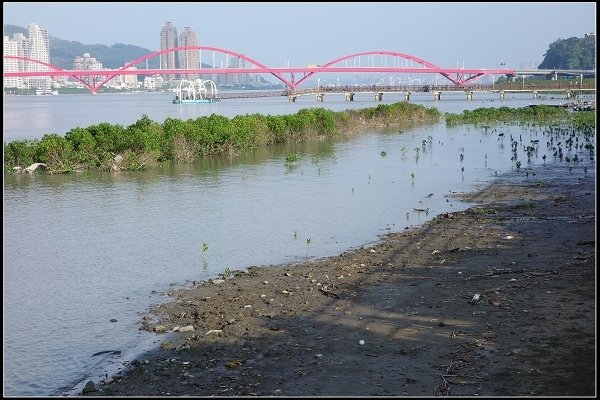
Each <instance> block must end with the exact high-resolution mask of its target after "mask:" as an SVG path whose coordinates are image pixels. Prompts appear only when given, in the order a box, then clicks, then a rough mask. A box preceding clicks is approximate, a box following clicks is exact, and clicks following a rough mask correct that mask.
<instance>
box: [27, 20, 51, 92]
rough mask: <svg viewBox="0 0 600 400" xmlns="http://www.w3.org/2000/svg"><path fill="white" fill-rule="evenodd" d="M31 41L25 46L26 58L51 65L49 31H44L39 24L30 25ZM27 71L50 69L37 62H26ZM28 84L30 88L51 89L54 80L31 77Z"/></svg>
mask: <svg viewBox="0 0 600 400" xmlns="http://www.w3.org/2000/svg"><path fill="white" fill-rule="evenodd" d="M28 30H29V39H28V41H27V42H28V43H27V45H26V46H25V57H28V58H31V59H34V60H38V61H42V62H45V63H48V64H49V63H50V41H49V40H48V31H47V30H46V29H42V28H40V27H39V25H38V24H35V23H31V24H29V25H28ZM25 69H26V71H50V68H49V67H47V66H45V65H43V64H39V63H36V62H32V61H29V62H26V63H25ZM26 82H27V84H28V85H29V87H30V88H37V89H50V84H51V82H52V79H51V78H50V77H49V76H47V77H29V78H26Z"/></svg>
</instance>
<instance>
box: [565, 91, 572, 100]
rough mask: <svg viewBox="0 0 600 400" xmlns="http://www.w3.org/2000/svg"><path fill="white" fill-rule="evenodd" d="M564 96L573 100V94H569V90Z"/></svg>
mask: <svg viewBox="0 0 600 400" xmlns="http://www.w3.org/2000/svg"><path fill="white" fill-rule="evenodd" d="M566 95H567V99H572V98H573V92H571V91H570V90H567V92H566Z"/></svg>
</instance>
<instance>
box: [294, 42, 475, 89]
mask: <svg viewBox="0 0 600 400" xmlns="http://www.w3.org/2000/svg"><path fill="white" fill-rule="evenodd" d="M367 55H388V56H393V57H399V58H402V59H406V60H411V61H415V62H417V63H419V64H421V65H424V66H426V67H428V68H433V69H438V68H439V67H438V66H437V65H435V64H432V63H430V62H429V61H427V60H424V59H422V58H419V57H416V56H413V55H411V54H406V53H399V52H396V51H387V50H373V51H364V52H361V53H354V54H349V55H346V56H343V57H340V58H338V59H335V60H333V61H329V62H328V63H327V64H323V65H322V66H321V67H322V68H327V67H330V66H332V65H334V64H337V63H339V62H341V61H344V60H348V59H351V58H354V57H360V56H367ZM438 73H439V74H440V75H442V76H444V77H445V78H447V79H448V80H450V81H451V82H452V83H454V84H455V85H462V84H463V82H461V81H460V80H458V79H454V78H452V77H451V76H450V75H449V74H447V73H445V72H438ZM314 74H318V71H315V72H309V73H308V74H307V75H306V76H304V77H303V78H302V79H300V80H299V81H298V82H296V83H295V86H298V85H300V84H301V83H302V82H304V81H305V80H307V79H308V78H310V77H311V76H313V75H314Z"/></svg>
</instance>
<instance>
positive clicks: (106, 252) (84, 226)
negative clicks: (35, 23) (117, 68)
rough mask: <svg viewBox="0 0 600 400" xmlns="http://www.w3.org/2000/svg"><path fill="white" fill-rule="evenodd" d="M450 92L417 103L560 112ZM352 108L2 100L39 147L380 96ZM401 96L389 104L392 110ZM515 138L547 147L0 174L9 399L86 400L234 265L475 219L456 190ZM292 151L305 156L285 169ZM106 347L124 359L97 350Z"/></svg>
mask: <svg viewBox="0 0 600 400" xmlns="http://www.w3.org/2000/svg"><path fill="white" fill-rule="evenodd" d="M442 96H443V97H442V100H441V101H433V95H432V94H431V93H419V94H417V93H415V94H413V96H412V97H411V102H414V103H418V104H423V105H425V106H428V107H434V106H435V107H438V108H439V109H440V110H441V111H445V112H461V111H462V110H464V109H473V108H477V107H490V106H492V107H495V106H500V105H502V106H509V107H520V106H524V105H528V104H530V103H534V102H537V103H544V104H550V103H553V104H558V103H560V102H564V101H565V99H564V98H556V99H550V98H546V99H538V100H533V97H532V94H531V93H529V94H520V95H515V96H514V97H513V96H510V97H509V98H508V100H505V101H500V100H499V99H498V98H497V96H498V95H497V94H492V93H479V94H478V93H476V94H475V96H474V98H475V100H473V101H467V100H466V98H465V95H464V93H456V94H448V95H447V96H445V97H444V94H443V95H442ZM355 99H356V101H354V102H345V101H344V98H343V95H337V97H336V95H331V96H330V97H326V99H325V102H323V103H317V102H316V101H315V98H314V97H303V98H300V99H299V100H298V101H297V102H295V103H293V102H288V101H287V99H286V98H284V97H282V98H279V97H276V98H257V99H240V100H224V101H221V102H219V103H214V104H196V105H173V104H171V95H170V94H145V93H139V94H130V95H119V94H106V95H103V94H99V95H96V96H91V95H89V96H88V95H58V96H4V128H3V129H4V130H3V135H4V141H5V142H7V141H11V140H16V139H38V138H41V137H42V136H43V135H44V134H45V133H51V132H52V133H58V134H61V135H64V133H66V132H67V131H68V130H69V129H71V128H73V127H76V126H89V125H92V124H97V123H101V122H110V123H113V124H123V125H128V124H131V123H134V122H135V121H136V120H137V119H139V118H140V117H141V115H142V114H147V115H148V116H149V117H150V118H151V119H153V120H155V121H161V122H162V121H163V120H164V119H165V118H168V117H171V118H183V119H188V118H195V117H197V116H200V115H210V114H211V113H217V114H222V115H225V116H228V117H233V116H235V115H238V114H248V113H261V114H271V115H275V114H287V113H295V112H297V111H298V110H299V109H301V108H306V107H317V106H322V107H327V108H330V109H333V110H336V111H339V110H343V109H347V108H364V107H372V106H374V105H376V104H378V103H376V102H375V101H374V100H373V98H372V94H371V95H366V94H365V95H357V97H355ZM400 100H401V95H400V94H398V95H384V101H383V102H384V103H392V102H396V101H400ZM500 133H504V134H505V135H504V136H499V134H500ZM511 135H512V136H513V137H515V138H517V137H518V138H519V140H520V141H522V142H523V143H529V142H530V141H531V140H540V142H542V140H541V139H543V132H542V131H540V130H537V129H532V128H520V127H516V126H510V127H507V126H502V127H492V128H490V129H487V130H482V129H478V128H474V127H468V126H465V127H460V128H456V127H455V128H447V127H446V125H445V124H444V123H439V124H436V125H432V126H428V127H420V128H416V129H413V130H410V131H408V132H403V133H399V132H397V131H386V132H367V133H365V134H364V135H360V136H357V137H354V138H351V139H344V140H332V141H317V142H303V143H299V144H286V145H277V146H269V147H264V148H260V149H257V150H255V151H250V152H246V153H243V154H241V155H239V156H236V157H227V156H223V157H214V158H211V159H208V160H201V161H198V162H197V163H194V164H187V165H175V166H165V167H160V168H156V169H152V170H147V171H138V172H128V171H123V172H116V173H115V172H113V173H101V172H92V173H85V174H70V175H45V174H5V175H4V214H3V216H4V235H3V237H4V279H3V282H4V283H3V289H4V298H3V304H4V308H3V312H4V349H3V350H4V351H3V354H4V394H5V395H7V396H47V395H61V394H78V393H80V390H81V388H82V385H83V384H84V383H85V382H87V381H88V380H90V379H91V380H94V381H96V382H97V381H98V380H100V379H101V378H103V377H105V376H106V375H107V374H108V375H111V374H113V373H114V372H116V371H117V370H118V369H119V368H121V367H122V363H123V362H126V361H129V360H131V359H133V358H134V357H135V356H136V355H138V354H139V353H140V352H141V351H143V350H145V349H147V348H149V346H152V345H154V344H155V343H156V342H157V338H156V336H154V335H153V334H150V333H147V332H145V331H139V329H138V327H139V320H140V317H141V313H144V312H145V311H146V310H148V308H149V306H150V304H153V303H157V302H161V301H165V300H167V299H168V297H167V296H166V295H165V294H164V292H165V291H167V290H169V289H173V288H179V287H185V286H188V285H190V283H191V282H192V281H193V280H204V279H210V278H214V277H216V276H217V275H219V274H221V273H223V272H224V271H225V270H226V269H227V268H229V269H230V270H236V269H243V268H247V267H249V266H252V265H269V264H281V263H289V262H294V261H298V260H303V259H305V258H306V257H324V256H329V255H335V254H339V253H341V252H343V251H344V250H347V249H351V248H356V247H360V246H362V245H368V244H370V243H374V242H376V241H378V240H379V238H380V235H382V234H385V233H388V232H391V231H400V230H403V229H406V228H407V227H411V226H418V225H420V224H422V223H424V222H425V221H427V220H429V219H431V218H433V217H435V216H436V215H438V214H440V213H442V212H446V211H457V210H461V209H465V208H467V207H468V206H469V205H468V204H465V203H462V202H460V201H458V200H456V199H455V197H454V196H453V194H456V193H459V192H467V191H471V190H473V189H474V188H476V187H479V186H482V185H485V184H487V183H488V182H490V181H491V180H492V179H493V177H494V176H495V175H496V174H501V173H504V172H507V171H511V170H514V168H515V165H514V162H512V161H511V160H510V159H511V146H510V142H509V137H510V136H511ZM520 147H521V146H520ZM417 149H418V150H417ZM290 152H295V153H298V154H299V155H300V161H298V162H296V163H292V164H289V163H286V162H285V158H286V155H287V154H289V153H290ZM461 154H462V156H461ZM519 154H520V155H519V157H520V160H523V165H522V167H521V168H523V170H526V169H527V167H529V166H533V165H538V164H542V163H545V162H550V161H551V160H552V158H553V157H552V154H551V150H548V149H547V148H546V146H545V145H544V146H542V145H540V146H539V151H536V153H535V154H534V157H533V158H532V159H531V161H530V163H528V162H527V161H526V160H527V158H526V156H525V155H524V153H523V151H522V150H519ZM543 155H547V156H548V161H545V160H543V159H542V156H543ZM587 163H588V164H589V163H591V161H587ZM582 165H583V164H582ZM586 165H587V164H586ZM532 179H534V177H532ZM419 210H421V211H419ZM309 239H310V240H309ZM105 351H116V352H115V353H111V352H107V353H103V354H99V355H94V354H96V353H100V352H105Z"/></svg>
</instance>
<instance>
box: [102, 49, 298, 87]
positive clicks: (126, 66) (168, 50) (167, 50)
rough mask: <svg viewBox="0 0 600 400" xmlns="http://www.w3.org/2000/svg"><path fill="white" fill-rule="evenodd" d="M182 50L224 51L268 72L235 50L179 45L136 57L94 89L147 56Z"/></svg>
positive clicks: (286, 82)
mask: <svg viewBox="0 0 600 400" xmlns="http://www.w3.org/2000/svg"><path fill="white" fill-rule="evenodd" d="M184 50H211V51H216V52H219V53H224V54H229V55H232V56H234V57H237V58H241V59H242V60H245V61H248V62H250V63H251V64H253V65H256V66H257V67H259V68H260V69H262V70H265V71H266V72H269V67H267V66H266V65H264V64H263V63H261V62H260V61H257V60H255V59H253V58H250V57H247V56H245V55H243V54H240V53H236V52H235V51H231V50H227V49H220V48H218V47H211V46H180V47H173V48H170V49H163V50H158V51H155V52H152V53H150V54H146V55H145V56H142V57H139V58H136V59H135V60H133V61H131V62H129V63H127V64H125V65H124V66H123V67H121V68H119V69H118V70H116V71H115V73H114V74H110V75H108V76H107V77H106V79H104V80H103V81H102V82H100V83H99V84H98V85H97V86H96V90H97V89H99V88H100V87H102V86H103V85H104V84H105V83H106V82H108V81H110V80H111V79H112V78H114V77H115V76H117V75H119V72H120V71H123V70H126V69H127V68H129V67H132V66H134V65H137V64H140V63H142V62H144V61H146V60H147V59H149V58H153V57H156V56H158V55H161V54H165V53H171V52H174V51H184ZM269 73H270V74H271V75H273V76H275V77H276V78H277V79H279V80H280V81H282V82H283V83H284V84H286V85H288V86H290V87H291V86H293V84H292V83H291V82H290V81H288V80H287V79H285V78H284V77H282V76H281V74H280V73H276V72H269Z"/></svg>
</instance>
